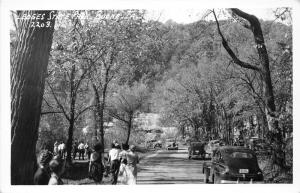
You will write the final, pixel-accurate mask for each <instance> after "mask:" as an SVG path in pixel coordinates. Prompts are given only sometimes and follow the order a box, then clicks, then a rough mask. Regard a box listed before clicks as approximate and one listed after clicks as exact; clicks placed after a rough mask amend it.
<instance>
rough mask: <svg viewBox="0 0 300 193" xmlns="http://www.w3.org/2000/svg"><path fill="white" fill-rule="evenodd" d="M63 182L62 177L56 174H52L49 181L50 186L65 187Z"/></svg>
mask: <svg viewBox="0 0 300 193" xmlns="http://www.w3.org/2000/svg"><path fill="white" fill-rule="evenodd" d="M63 184H64V183H63V181H62V180H61V178H60V177H58V176H57V175H56V174H55V173H53V172H52V173H51V178H50V180H49V183H48V185H63Z"/></svg>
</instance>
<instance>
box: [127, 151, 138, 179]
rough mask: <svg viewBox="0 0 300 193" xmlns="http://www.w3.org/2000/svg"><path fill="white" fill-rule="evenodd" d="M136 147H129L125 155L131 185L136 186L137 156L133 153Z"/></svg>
mask: <svg viewBox="0 0 300 193" xmlns="http://www.w3.org/2000/svg"><path fill="white" fill-rule="evenodd" d="M135 150H136V147H135V146H134V145H131V146H130V147H129V150H128V153H127V156H126V157H127V165H128V167H129V169H130V171H131V172H132V175H133V179H132V183H131V184H136V181H137V164H138V163H139V156H138V154H137V153H136V152H135Z"/></svg>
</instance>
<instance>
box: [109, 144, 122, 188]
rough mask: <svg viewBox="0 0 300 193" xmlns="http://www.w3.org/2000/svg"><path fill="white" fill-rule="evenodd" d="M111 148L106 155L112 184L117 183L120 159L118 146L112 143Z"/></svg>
mask: <svg viewBox="0 0 300 193" xmlns="http://www.w3.org/2000/svg"><path fill="white" fill-rule="evenodd" d="M111 148H112V149H111V150H110V151H109V155H108V162H109V163H110V173H111V183H112V184H113V185H115V184H117V181H118V174H119V168H120V159H119V153H120V146H119V145H117V147H116V146H115V144H114V143H112V144H111Z"/></svg>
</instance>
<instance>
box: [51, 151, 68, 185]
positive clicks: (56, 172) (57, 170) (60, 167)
mask: <svg viewBox="0 0 300 193" xmlns="http://www.w3.org/2000/svg"><path fill="white" fill-rule="evenodd" d="M49 167H50V171H51V178H50V180H49V183H48V185H63V184H64V183H63V181H62V180H61V178H60V177H61V175H62V174H63V173H64V171H65V161H64V160H63V159H62V158H61V157H60V156H55V157H54V158H53V160H51V161H50V163H49Z"/></svg>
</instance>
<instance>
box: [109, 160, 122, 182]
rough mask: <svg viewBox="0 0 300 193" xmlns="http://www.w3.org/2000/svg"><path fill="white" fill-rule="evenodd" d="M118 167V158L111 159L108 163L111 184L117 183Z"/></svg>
mask: <svg viewBox="0 0 300 193" xmlns="http://www.w3.org/2000/svg"><path fill="white" fill-rule="evenodd" d="M119 169H120V161H119V160H113V161H111V164H110V173H111V184H117V181H118V174H119Z"/></svg>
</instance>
